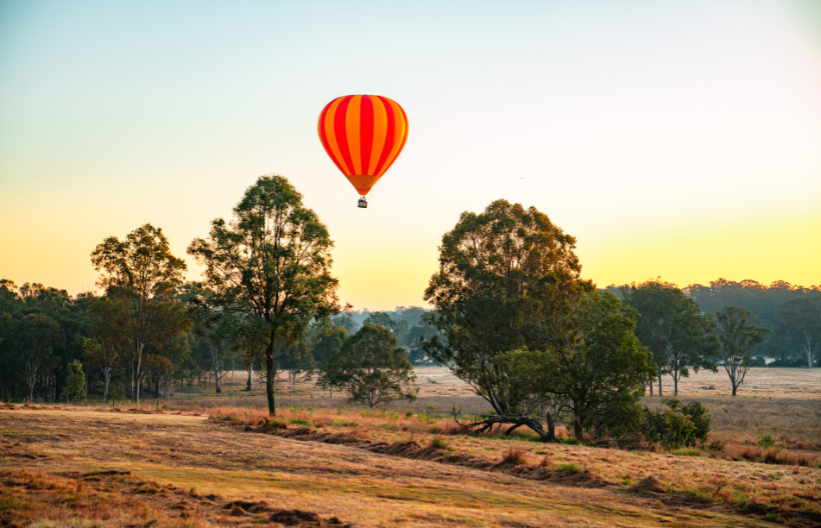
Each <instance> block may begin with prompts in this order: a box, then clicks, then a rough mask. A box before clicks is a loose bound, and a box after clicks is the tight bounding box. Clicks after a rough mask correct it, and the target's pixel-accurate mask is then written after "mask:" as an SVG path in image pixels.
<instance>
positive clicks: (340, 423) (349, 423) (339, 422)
mask: <svg viewBox="0 0 821 528" xmlns="http://www.w3.org/2000/svg"><path fill="white" fill-rule="evenodd" d="M331 425H333V426H334V427H357V426H359V422H355V421H353V420H346V419H344V418H335V419H334V421H333V422H331Z"/></svg>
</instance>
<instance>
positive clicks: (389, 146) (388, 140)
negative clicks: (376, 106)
mask: <svg viewBox="0 0 821 528" xmlns="http://www.w3.org/2000/svg"><path fill="white" fill-rule="evenodd" d="M376 97H378V98H379V100H380V101H382V104H383V105H385V113H386V114H387V116H388V127H387V128H388V132H387V134H386V135H385V144H384V145H383V146H382V152H381V153H380V154H379V161H378V162H377V164H376V169H374V171H373V173H374V175H380V174H381V173H382V166H383V165H384V164H385V160H387V159H388V156H389V155H390V153H391V150H393V142H394V138H393V136H394V135H395V134H396V131H395V129H396V116H394V114H393V106H391V104H390V103H389V102H388V101H387V100H386V99H385V98H384V97H382V96H381V95H377V96H376Z"/></svg>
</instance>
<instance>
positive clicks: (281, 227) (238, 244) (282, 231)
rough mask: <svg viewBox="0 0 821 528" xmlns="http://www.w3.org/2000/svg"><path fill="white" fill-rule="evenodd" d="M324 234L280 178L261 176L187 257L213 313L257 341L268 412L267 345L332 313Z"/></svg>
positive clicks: (294, 336)
mask: <svg viewBox="0 0 821 528" xmlns="http://www.w3.org/2000/svg"><path fill="white" fill-rule="evenodd" d="M332 247H333V242H332V241H331V238H330V236H329V234H328V229H327V227H325V225H324V224H323V223H322V222H320V220H319V217H318V216H317V215H316V213H314V212H313V211H312V210H310V209H308V208H306V207H305V206H304V205H303V204H302V195H301V194H300V193H299V192H297V190H296V189H295V188H294V187H293V186H292V185H291V184H290V183H289V182H288V180H287V179H285V178H284V177H283V176H278V175H270V176H261V177H260V178H259V179H258V180H257V182H256V183H255V184H254V185H252V186H250V187H249V188H248V189H247V190H246V191H245V194H244V195H243V197H242V199H241V200H240V202H239V203H238V204H237V205H236V206H235V207H234V209H233V219H232V221H230V222H226V221H225V220H224V219H222V218H218V219H216V220H214V221H212V222H211V231H210V233H209V235H208V238H207V239H203V238H196V239H194V240H193V241H192V242H191V244H190V245H189V246H188V252H189V254H191V255H192V256H194V258H195V259H196V260H197V261H198V262H199V263H201V264H202V265H203V266H204V267H205V271H204V276H205V281H204V284H205V286H206V287H208V288H210V289H211V290H212V291H213V292H214V296H215V301H214V302H215V303H216V304H217V305H219V306H220V308H221V312H220V314H232V313H233V314H241V315H243V316H245V318H244V319H242V320H243V323H244V326H245V328H244V332H245V333H246V335H247V336H250V338H251V340H252V341H258V342H260V343H263V348H262V350H261V353H262V356H263V358H264V361H265V369H266V395H267V398H268V412H269V413H270V414H271V415H275V414H276V405H275V400H274V383H275V379H276V375H277V364H276V360H275V353H274V351H275V348H276V346H277V344H278V343H280V342H282V343H283V344H284V345H285V346H289V345H291V344H293V343H295V342H297V341H298V340H300V339H301V336H302V334H303V332H304V331H305V329H306V327H307V325H308V323H309V322H310V320H311V319H312V318H314V317H317V316H319V317H322V316H325V315H328V314H331V313H335V312H336V311H338V308H337V297H336V289H337V286H338V281H337V280H336V279H335V278H333V277H332V276H331V275H330V268H331V262H332V261H331V248H332Z"/></svg>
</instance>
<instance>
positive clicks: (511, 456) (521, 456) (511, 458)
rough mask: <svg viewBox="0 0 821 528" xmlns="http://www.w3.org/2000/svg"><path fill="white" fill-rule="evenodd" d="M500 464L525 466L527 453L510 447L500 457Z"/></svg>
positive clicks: (518, 448)
mask: <svg viewBox="0 0 821 528" xmlns="http://www.w3.org/2000/svg"><path fill="white" fill-rule="evenodd" d="M502 463H504V464H513V465H516V466H524V465H526V464H527V451H525V450H524V449H522V448H520V447H511V448H510V449H508V450H507V451H505V453H504V454H503V455H502Z"/></svg>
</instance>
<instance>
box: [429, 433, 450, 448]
mask: <svg viewBox="0 0 821 528" xmlns="http://www.w3.org/2000/svg"><path fill="white" fill-rule="evenodd" d="M430 446H431V447H432V448H434V449H447V448H448V441H447V440H445V439H444V438H442V437H441V436H434V437H433V438H431V439H430Z"/></svg>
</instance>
